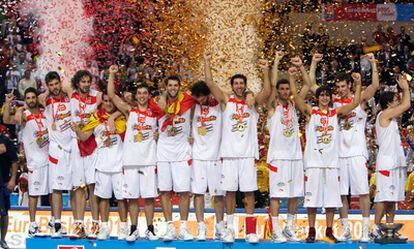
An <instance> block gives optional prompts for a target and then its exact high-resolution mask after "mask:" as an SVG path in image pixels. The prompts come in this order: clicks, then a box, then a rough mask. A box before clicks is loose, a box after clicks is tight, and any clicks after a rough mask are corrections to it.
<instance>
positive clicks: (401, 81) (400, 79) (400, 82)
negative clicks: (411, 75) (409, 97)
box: [397, 75, 409, 90]
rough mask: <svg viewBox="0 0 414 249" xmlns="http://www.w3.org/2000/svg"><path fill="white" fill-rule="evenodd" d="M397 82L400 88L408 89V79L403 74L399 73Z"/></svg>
mask: <svg viewBox="0 0 414 249" xmlns="http://www.w3.org/2000/svg"><path fill="white" fill-rule="evenodd" d="M397 83H398V85H399V86H400V87H401V89H403V90H407V89H409V85H408V80H407V78H406V77H405V76H404V75H400V76H399V77H398V79H397Z"/></svg>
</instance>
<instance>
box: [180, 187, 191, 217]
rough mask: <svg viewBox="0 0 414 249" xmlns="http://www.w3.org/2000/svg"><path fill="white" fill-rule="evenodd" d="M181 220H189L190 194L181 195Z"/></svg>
mask: <svg viewBox="0 0 414 249" xmlns="http://www.w3.org/2000/svg"><path fill="white" fill-rule="evenodd" d="M179 209H180V219H181V220H187V219H188V212H189V211H190V193H189V192H183V193H180V203H179Z"/></svg>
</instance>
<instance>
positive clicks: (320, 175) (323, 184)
mask: <svg viewBox="0 0 414 249" xmlns="http://www.w3.org/2000/svg"><path fill="white" fill-rule="evenodd" d="M293 71H294V70H291V69H289V79H290V87H291V90H292V94H293V95H294V97H295V102H296V105H297V107H298V108H299V109H300V111H301V112H302V113H303V114H304V115H305V116H306V118H307V120H308V124H307V127H306V140H307V141H306V147H305V153H304V166H305V203H304V206H305V207H307V209H308V220H309V233H308V237H307V238H306V242H307V243H313V242H315V239H316V230H315V219H316V209H317V208H320V207H323V208H325V210H326V226H327V228H326V231H325V235H326V237H327V239H329V240H331V241H333V242H336V238H335V236H334V235H333V230H332V226H333V218H334V214H335V209H336V208H338V207H341V206H342V203H341V198H340V183H339V181H340V177H339V172H338V171H339V170H338V159H339V153H338V148H339V127H338V117H343V116H344V115H347V114H348V113H349V112H351V111H352V110H353V109H354V108H355V107H357V106H358V105H359V102H360V98H361V75H360V74H358V73H353V74H352V78H353V79H354V81H355V84H356V90H355V95H354V98H353V99H352V101H351V102H350V103H349V104H346V105H344V106H341V107H337V108H332V107H331V105H332V92H331V89H330V88H329V87H328V86H321V87H319V88H318V89H317V90H316V98H317V99H318V106H316V107H312V106H311V105H308V104H306V102H305V100H304V98H303V97H302V96H301V95H298V94H297V93H296V84H295V81H296V80H295V78H294V72H293ZM303 87H305V88H307V87H309V86H308V85H304V86H303Z"/></svg>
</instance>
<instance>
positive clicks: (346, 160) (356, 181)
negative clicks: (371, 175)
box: [338, 156, 369, 195]
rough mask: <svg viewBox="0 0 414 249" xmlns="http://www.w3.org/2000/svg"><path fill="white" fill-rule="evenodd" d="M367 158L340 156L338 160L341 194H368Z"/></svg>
mask: <svg viewBox="0 0 414 249" xmlns="http://www.w3.org/2000/svg"><path fill="white" fill-rule="evenodd" d="M366 162H367V160H366V159H365V157H363V156H354V157H342V158H341V157H340V158H339V161H338V167H339V176H340V183H341V195H348V193H349V187H351V195H367V194H369V186H368V169H367V166H366Z"/></svg>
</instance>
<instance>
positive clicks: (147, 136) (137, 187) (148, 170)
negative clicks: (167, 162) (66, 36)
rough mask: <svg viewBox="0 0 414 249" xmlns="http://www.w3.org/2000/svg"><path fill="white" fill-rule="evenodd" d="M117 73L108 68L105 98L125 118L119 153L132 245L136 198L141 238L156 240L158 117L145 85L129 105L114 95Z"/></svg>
mask: <svg viewBox="0 0 414 249" xmlns="http://www.w3.org/2000/svg"><path fill="white" fill-rule="evenodd" d="M117 72H118V67H117V66H111V67H110V68H109V80H108V95H109V97H110V98H111V100H112V102H113V103H114V104H115V106H116V107H117V108H118V110H120V111H121V112H122V113H125V115H126V116H127V117H128V121H127V125H126V134H125V140H124V150H123V175H122V176H123V179H124V180H123V182H124V186H123V196H124V198H126V199H127V200H128V209H129V215H130V218H131V228H130V231H129V236H128V237H127V238H126V240H127V241H135V240H136V239H137V238H138V237H139V231H138V229H137V226H138V214H139V206H138V198H140V197H141V198H143V199H144V202H145V204H144V205H145V206H144V212H145V218H146V220H147V226H148V228H147V230H146V231H145V237H146V239H149V240H157V239H158V237H157V235H156V234H155V231H154V225H153V218H154V198H156V197H157V196H158V192H157V174H156V163H157V151H156V149H157V144H156V139H155V138H154V136H155V133H157V129H158V126H157V118H158V117H159V115H160V114H162V110H161V108H159V107H158V106H157V105H156V104H155V103H154V102H153V100H152V99H151V97H150V92H149V88H148V86H147V85H145V84H142V85H138V86H137V89H136V93H135V98H132V100H131V103H132V102H133V103H132V104H133V105H134V107H132V106H130V105H129V104H128V103H126V102H124V101H123V100H122V99H121V97H119V96H118V95H116V94H115V84H114V78H115V74H116V73H117ZM150 102H151V103H150Z"/></svg>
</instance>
